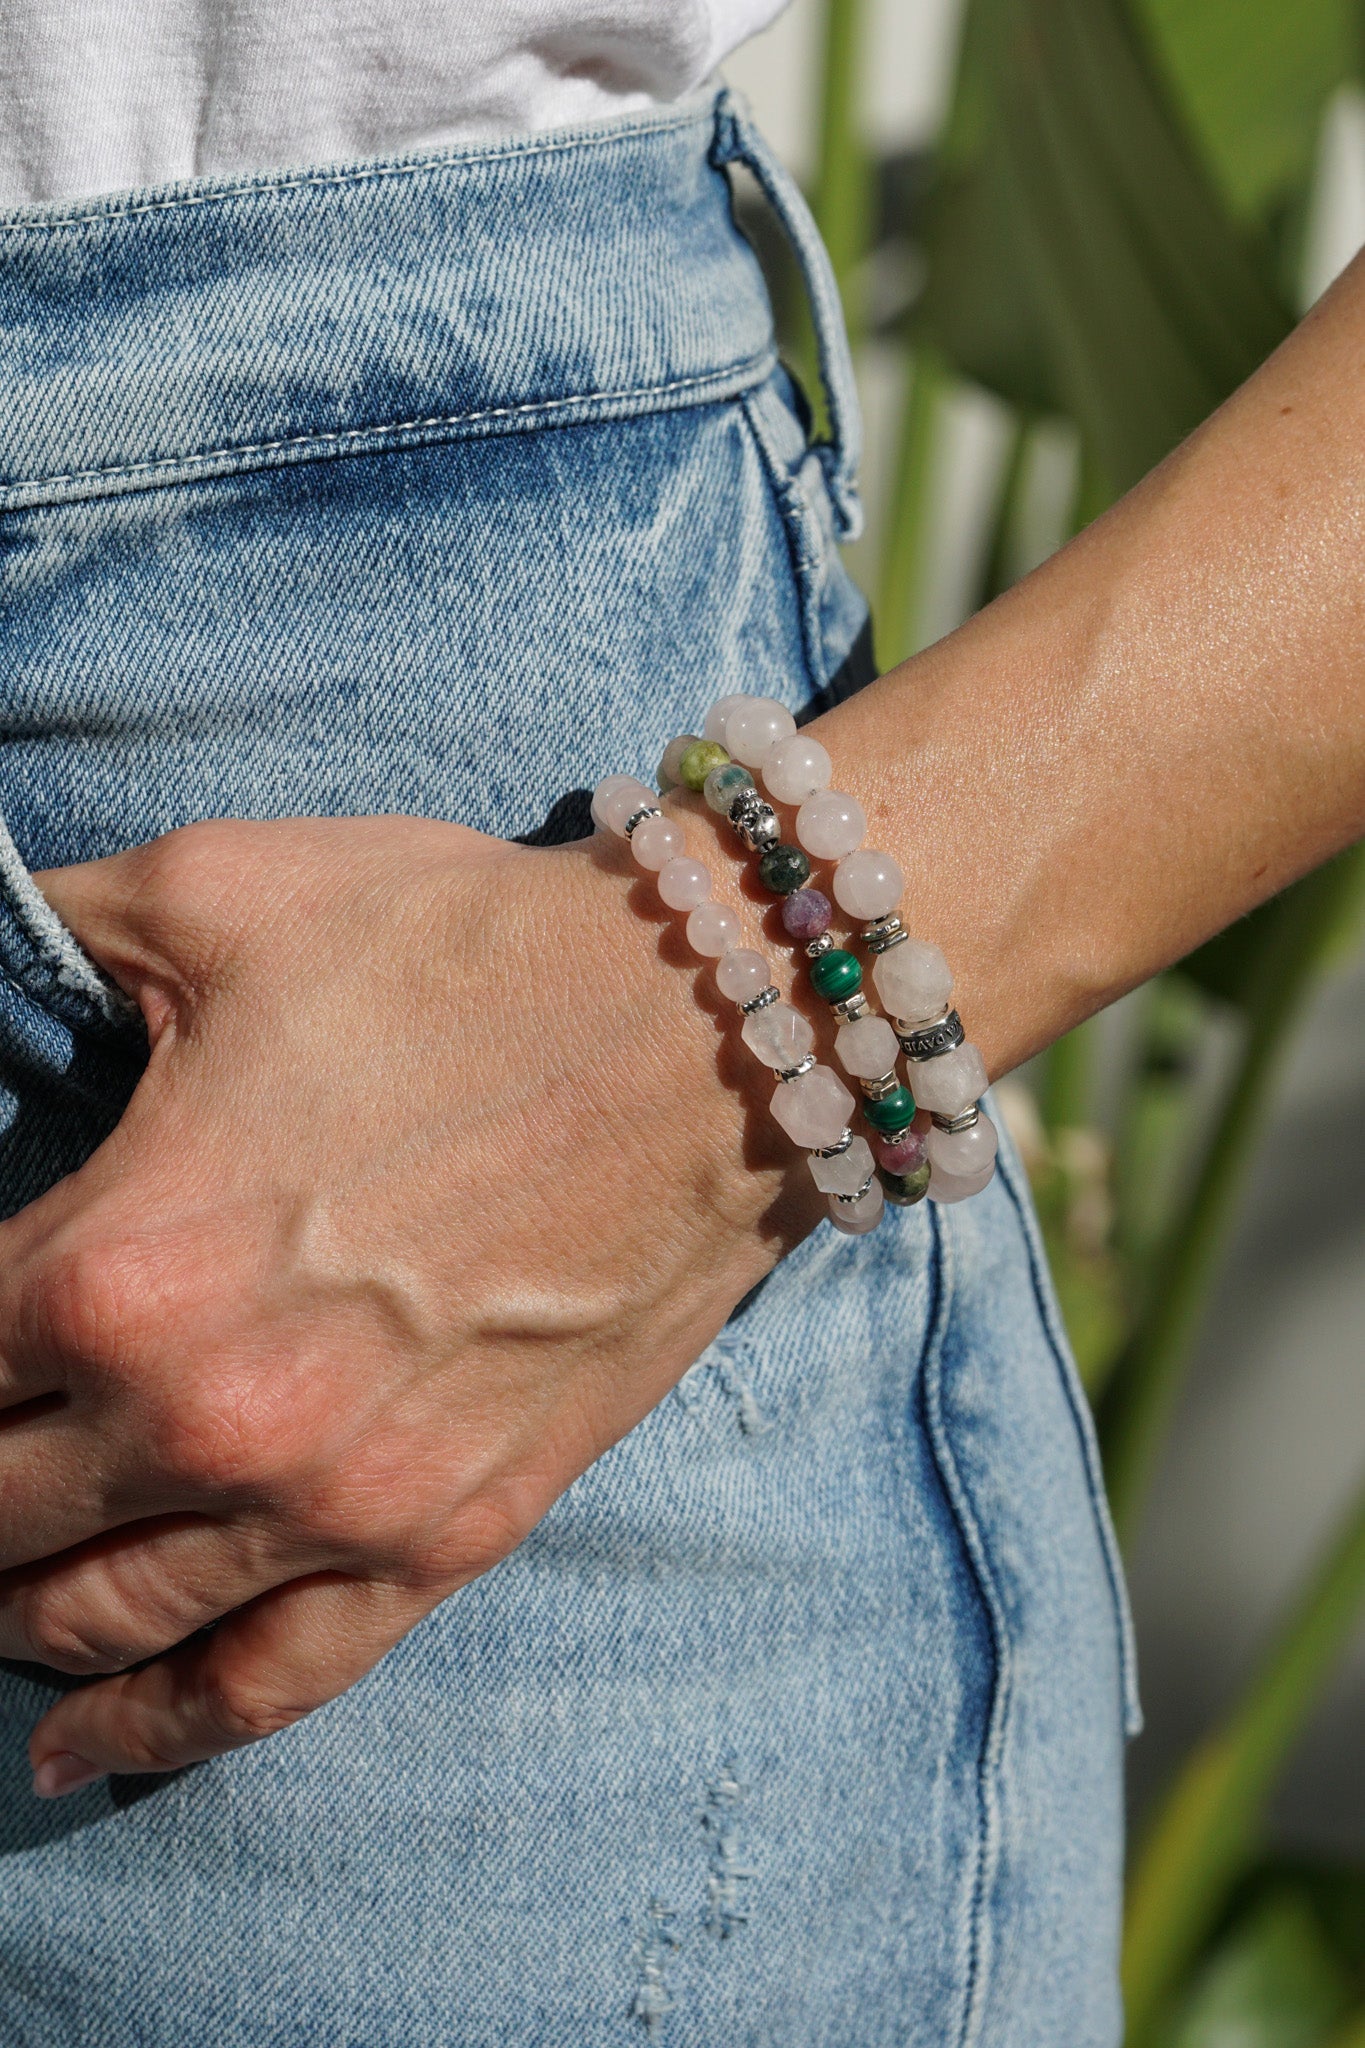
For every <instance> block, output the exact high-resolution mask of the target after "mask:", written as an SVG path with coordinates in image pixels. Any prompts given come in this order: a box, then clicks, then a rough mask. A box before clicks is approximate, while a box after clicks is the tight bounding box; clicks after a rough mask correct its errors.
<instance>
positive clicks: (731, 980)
mask: <svg viewBox="0 0 1365 2048" xmlns="http://www.w3.org/2000/svg"><path fill="white" fill-rule="evenodd" d="M592 816H593V823H594V824H595V825H597V827H598V828H599V830H602V831H606V832H613V833H615V834H616V835H617V837H618V838H621V839H625V840H627V841H628V842H629V845H630V850H631V853H632V854H633V855H634V857H635V860H636V862H637V863H638V865H639V866H640V867H642V868H644V869H646V870H647V871H649V872H652V873H653V875H654V877H655V881H656V883H657V886H658V890H659V896H660V898H661V900H662V901H663V902H664V903H665V904H666V905H667V906H668V908H669V909H670V910H677V911H685V912H686V914H687V923H686V926H685V927H684V929H685V931H686V934H687V942H688V944H689V945H690V946H691V948H692V950H693V952H694V953H698V954H700V955H701V957H702V958H703V959H709V960H711V961H713V962H714V963H715V977H716V986H717V988H718V989H719V990H720V992H721V994H722V995H723V996H725V997H726V998H727V1000H728V1001H730V1002H732V1003H734V1004H735V1006H736V1007H737V1008H738V1010H739V1011H740V1013H741V1015H742V1016H743V1018H744V1024H743V1028H742V1030H741V1033H740V1036H741V1037H742V1038H743V1040H744V1043H745V1044H746V1045H747V1046H748V1048H749V1050H750V1052H752V1053H753V1054H755V1055H756V1057H757V1058H758V1059H760V1060H762V1062H763V1064H764V1066H766V1067H770V1068H772V1069H773V1071H774V1072H775V1073H776V1075H777V1088H776V1090H775V1092H774V1094H773V1098H772V1104H771V1108H772V1113H773V1115H774V1117H775V1118H776V1119H777V1121H778V1123H780V1124H781V1126H782V1128H783V1130H784V1131H785V1132H786V1133H787V1136H788V1137H789V1138H791V1139H792V1140H793V1142H794V1143H795V1144H797V1145H800V1146H802V1147H804V1148H805V1150H806V1152H807V1154H808V1157H809V1163H810V1171H811V1175H812V1178H813V1179H814V1181H815V1184H816V1186H817V1187H818V1188H819V1189H820V1190H821V1192H822V1193H823V1194H825V1195H827V1196H828V1198H829V1210H830V1220H831V1221H832V1222H833V1223H834V1224H836V1225H837V1227H838V1228H839V1229H840V1230H843V1231H846V1232H848V1233H849V1234H850V1235H851V1236H859V1235H861V1234H862V1233H863V1232H864V1231H867V1230H871V1229H873V1228H874V1227H875V1225H876V1224H877V1223H879V1222H880V1221H881V1217H882V1207H883V1201H884V1197H883V1194H882V1189H881V1184H880V1182H879V1181H878V1178H877V1169H876V1162H875V1161H874V1159H873V1157H872V1152H871V1148H870V1147H869V1145H868V1143H867V1140H866V1139H865V1138H858V1137H855V1136H854V1134H853V1131H852V1130H851V1129H850V1127H849V1122H848V1119H849V1116H850V1114H851V1112H852V1109H853V1097H852V1095H850V1093H849V1091H848V1089H847V1088H845V1086H844V1084H843V1082H842V1081H841V1080H840V1079H839V1076H838V1075H837V1074H836V1073H835V1072H834V1069H833V1068H832V1067H826V1066H821V1065H820V1064H819V1062H818V1061H817V1060H816V1057H815V1052H814V1045H815V1031H814V1028H813V1027H812V1025H811V1023H810V1020H809V1018H807V1017H803V1016H802V1014H801V1012H800V1011H799V1010H798V1009H796V1008H794V1007H793V1005H792V1004H791V1003H785V1002H783V1000H782V998H781V995H780V994H779V992H778V990H777V988H776V987H775V986H774V985H773V982H772V978H771V975H770V974H769V971H768V963H767V961H766V960H765V959H764V957H763V955H762V954H761V953H759V952H755V951H754V950H753V949H752V948H751V947H748V946H743V945H741V944H740V936H741V934H740V921H739V918H738V916H737V915H736V913H735V912H734V911H733V910H729V909H727V908H726V906H725V905H724V904H723V903H717V902H716V901H715V899H714V898H713V897H712V895H711V875H710V871H709V869H708V868H706V867H705V866H704V864H703V863H702V862H701V861H699V860H694V859H692V858H691V857H690V856H689V854H688V852H687V845H686V839H685V836H684V833H683V829H682V827H681V825H678V824H676V823H675V822H674V821H673V820H672V819H671V818H666V817H665V816H664V814H663V812H662V811H661V810H660V809H659V807H658V805H657V803H656V802H655V801H654V791H653V790H652V789H649V788H647V787H646V786H645V784H644V783H643V782H638V781H637V780H636V779H635V777H634V776H633V775H609V776H607V777H606V779H605V781H603V782H599V783H598V785H597V788H596V789H595V790H594V792H593V799H592Z"/></svg>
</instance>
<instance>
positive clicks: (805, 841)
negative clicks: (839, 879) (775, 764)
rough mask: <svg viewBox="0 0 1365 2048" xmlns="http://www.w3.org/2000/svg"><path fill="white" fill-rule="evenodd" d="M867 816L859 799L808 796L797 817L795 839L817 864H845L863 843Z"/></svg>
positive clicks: (836, 793) (832, 793) (825, 792)
mask: <svg viewBox="0 0 1365 2048" xmlns="http://www.w3.org/2000/svg"><path fill="white" fill-rule="evenodd" d="M866 831H867V813H866V811H865V810H864V809H863V807H862V805H861V804H860V803H859V802H858V799H857V797H856V796H845V795H844V794H843V792H842V790H838V789H822V790H821V792H820V794H819V795H818V796H808V797H807V798H806V801H805V802H804V803H803V804H802V806H801V808H800V810H799V811H798V812H797V814H796V836H797V839H798V840H799V841H800V843H801V845H802V846H804V847H805V849H806V852H807V853H809V854H813V855H814V857H815V859H816V860H842V859H843V857H844V855H845V854H846V853H852V852H853V850H854V848H855V847H858V846H861V845H862V843H863V834H864V833H865V832H866Z"/></svg>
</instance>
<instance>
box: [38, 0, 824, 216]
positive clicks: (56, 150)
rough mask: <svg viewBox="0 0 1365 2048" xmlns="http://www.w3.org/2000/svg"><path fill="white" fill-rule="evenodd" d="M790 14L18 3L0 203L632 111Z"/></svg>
mask: <svg viewBox="0 0 1365 2048" xmlns="http://www.w3.org/2000/svg"><path fill="white" fill-rule="evenodd" d="M785 4H786V0H0V205H11V206H12V205H16V204H21V203H24V202H31V201H41V200H67V199H82V198H87V197H89V196H92V195H93V194H96V193H100V192H118V191H126V190H127V189H128V188H130V187H132V186H136V185H153V184H160V183H161V182H163V181H164V180H168V179H175V178H196V177H217V176H222V175H231V174H232V173H234V172H242V171H246V172H250V171H258V170H270V169H274V168H277V167H283V166H286V165H290V164H302V163H327V162H335V161H336V160H338V159H346V158H351V157H372V156H386V155H389V154H391V153H394V152H398V151H402V150H410V149H424V148H434V147H440V146H441V145H442V144H446V143H455V142H475V141H479V140H482V139H485V138H488V137H493V136H504V135H518V134H529V133H533V132H535V131H537V130H543V129H546V128H557V127H561V126H563V125H565V124H567V123H571V122H575V123H576V122H579V121H593V120H600V119H603V118H606V117H608V116H610V115H612V114H622V113H630V112H634V111H636V110H639V109H643V108H648V107H650V106H654V105H657V104H660V103H662V102H667V101H669V100H674V99H678V98H680V97H681V96H682V95H684V94H685V93H688V92H690V91H691V90H692V89H693V88H694V87H696V86H699V85H701V84H703V83H704V82H705V81H706V80H707V79H708V78H709V77H710V76H711V74H712V72H713V71H714V70H715V69H716V67H717V65H718V64H720V63H721V62H723V60H724V59H725V58H726V57H727V56H728V55H729V54H730V52H731V51H732V50H733V49H735V48H736V47H737V46H738V45H739V44H740V43H742V42H743V41H744V40H745V39H746V38H747V37H749V36H751V35H753V34H754V33H755V32H756V31H757V30H758V29H760V28H763V27H765V26H766V24H767V23H768V22H769V21H771V20H772V19H773V17H774V16H775V15H776V14H778V13H780V12H781V10H782V8H783V6H784V5H785Z"/></svg>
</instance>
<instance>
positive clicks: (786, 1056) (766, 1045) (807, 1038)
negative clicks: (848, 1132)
mask: <svg viewBox="0 0 1365 2048" xmlns="http://www.w3.org/2000/svg"><path fill="white" fill-rule="evenodd" d="M740 1037H741V1038H742V1039H743V1040H744V1043H745V1044H746V1045H747V1046H748V1048H749V1050H750V1052H751V1053H752V1054H753V1055H754V1057H755V1059H760V1060H762V1062H763V1064H764V1066H765V1067H775V1068H776V1070H777V1072H778V1073H779V1074H780V1073H783V1072H785V1071H786V1069H787V1068H788V1067H794V1066H797V1065H799V1063H800V1062H801V1061H802V1060H803V1059H804V1058H805V1057H806V1054H807V1053H808V1052H809V1051H810V1049H811V1047H812V1046H813V1045H814V1044H815V1030H814V1027H813V1026H812V1024H811V1022H810V1019H809V1018H808V1017H803V1016H802V1014H801V1012H800V1011H799V1010H797V1009H794V1008H793V1007H792V1005H791V1004H790V1003H769V1004H767V1006H766V1007H765V1008H764V1009H762V1010H755V1011H754V1013H753V1015H752V1016H751V1017H746V1018H745V1019H744V1029H743V1030H742V1031H741V1032H740ZM842 1128H843V1126H842V1124H841V1125H840V1129H841V1130H842Z"/></svg>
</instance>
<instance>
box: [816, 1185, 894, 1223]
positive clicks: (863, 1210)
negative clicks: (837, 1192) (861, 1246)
mask: <svg viewBox="0 0 1365 2048" xmlns="http://www.w3.org/2000/svg"><path fill="white" fill-rule="evenodd" d="M885 1207H886V1197H885V1195H884V1194H883V1193H882V1188H881V1182H880V1181H876V1180H874V1181H873V1183H872V1185H871V1187H870V1188H869V1189H868V1191H867V1193H866V1194H865V1195H864V1196H863V1197H862V1198H861V1200H860V1201H857V1202H839V1201H832V1202H831V1203H830V1205H829V1220H830V1222H831V1223H832V1224H833V1225H834V1228H835V1229H836V1230H842V1231H843V1233H844V1235H845V1237H864V1236H866V1234H867V1232H868V1231H869V1230H875V1229H876V1228H877V1225H878V1224H879V1223H880V1222H881V1220H882V1211H883V1210H884V1209H885Z"/></svg>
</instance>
